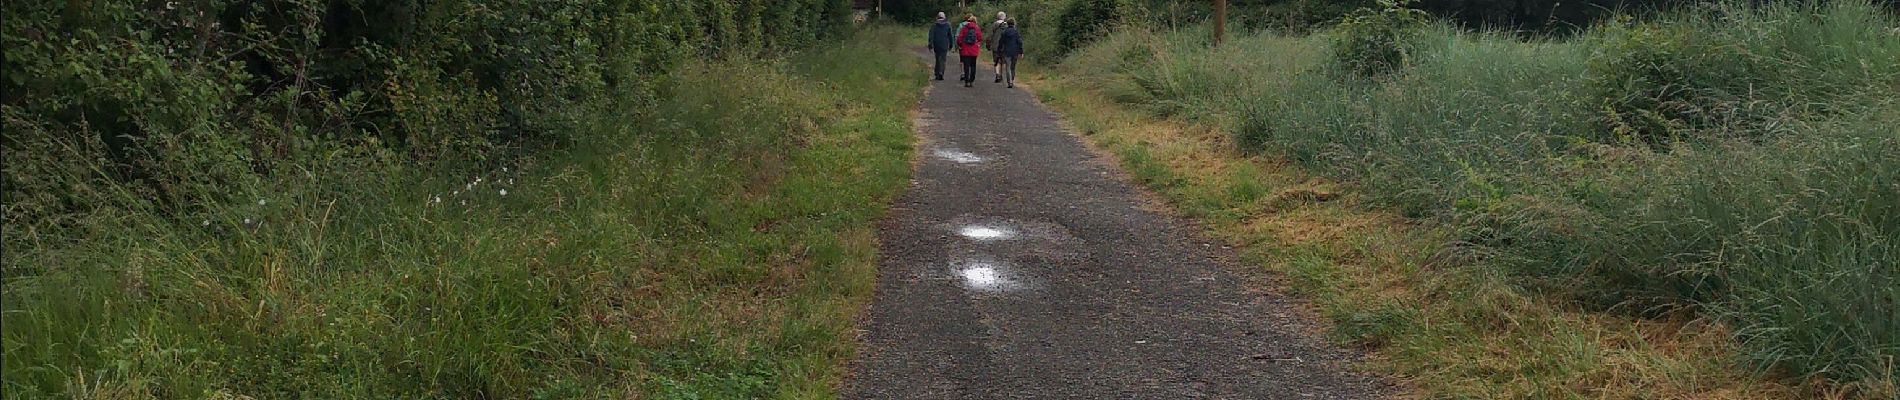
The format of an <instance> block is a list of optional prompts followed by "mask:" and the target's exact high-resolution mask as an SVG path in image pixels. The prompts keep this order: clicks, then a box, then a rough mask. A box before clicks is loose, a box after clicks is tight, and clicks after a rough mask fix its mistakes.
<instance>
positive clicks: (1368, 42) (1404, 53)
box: [1333, 0, 1430, 76]
mask: <svg viewBox="0 0 1900 400" xmlns="http://www.w3.org/2000/svg"><path fill="white" fill-rule="evenodd" d="M1409 3H1410V1H1394V0H1380V1H1379V5H1380V7H1379V8H1376V9H1374V8H1361V9H1359V11H1356V12H1354V13H1353V14H1352V15H1349V16H1347V17H1346V18H1345V19H1344V20H1341V21H1340V22H1339V26H1338V27H1337V28H1336V31H1335V32H1334V36H1333V61H1334V62H1336V63H1339V66H1340V68H1341V69H1343V70H1346V71H1350V72H1352V73H1353V74H1356V75H1360V76H1378V75H1384V74H1388V73H1392V72H1396V71H1398V70H1399V69H1400V68H1403V67H1405V63H1406V60H1407V59H1409V58H1411V57H1412V53H1413V52H1415V51H1417V48H1418V41H1419V34H1420V31H1421V30H1422V29H1423V28H1424V27H1425V25H1426V24H1427V23H1428V22H1429V21H1430V18H1429V17H1428V16H1427V15H1426V14H1425V12H1424V11H1419V10H1416V9H1412V8H1410V7H1407V5H1408V4H1409Z"/></svg>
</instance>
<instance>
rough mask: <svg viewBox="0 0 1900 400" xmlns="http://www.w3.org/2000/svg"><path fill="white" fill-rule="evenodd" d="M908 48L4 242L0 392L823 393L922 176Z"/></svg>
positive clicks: (879, 34) (867, 43)
mask: <svg viewBox="0 0 1900 400" xmlns="http://www.w3.org/2000/svg"><path fill="white" fill-rule="evenodd" d="M893 36H894V35H891V34H890V32H889V31H888V29H883V28H880V29H874V30H871V31H870V32H866V33H863V34H861V35H859V36H857V37H856V38H855V39H852V40H849V41H842V42H838V43H834V44H831V45H828V46H824V48H822V49H821V50H815V51H812V52H808V53H803V54H799V55H797V56H793V57H791V58H790V59H788V60H783V61H774V62H763V63H758V64H754V65H746V64H744V63H737V62H735V63H734V64H730V65H725V64H696V65H689V66H687V67H686V68H683V70H682V72H679V73H677V74H675V75H673V76H672V77H670V78H669V80H668V82H667V84H666V87H665V88H664V89H663V90H662V94H661V95H659V97H658V98H657V99H656V100H658V101H657V103H655V105H654V106H652V107H651V108H650V109H641V110H609V111H611V112H592V113H587V115H589V117H590V118H588V119H587V120H586V123H584V124H582V125H581V126H582V129H584V131H582V132H576V137H580V138H581V139H579V141H578V145H576V146H574V147H572V148H568V149H562V150H554V151H551V152H549V153H545V154H538V155H535V156H532V157H528V158H526V159H524V160H523V161H522V162H519V163H515V164H511V165H510V167H508V168H497V169H496V170H494V171H490V172H488V173H485V174H480V175H477V176H438V175H435V174H433V173H431V172H429V171H402V170H400V169H396V168H362V169H356V168H351V167H350V166H344V165H311V166H308V167H307V168H306V169H305V170H306V171H307V172H306V173H305V174H302V175H299V176H287V177H283V180H281V181H278V182H273V183H271V184H269V185H268V186H267V187H269V188H271V189H270V190H267V191H264V190H260V191H259V192H258V193H248V194H245V195H246V196H249V197H250V198H255V199H257V201H256V202H248V201H247V202H245V203H242V204H237V205H229V206H212V207H208V208H209V209H210V210H211V211H207V212H205V213H204V214H203V215H193V216H187V217H179V216H170V215H157V214H154V213H152V212H150V211H145V210H119V209H106V210H100V211H99V212H97V213H95V214H92V215H88V216H85V217H84V218H83V220H80V221H75V222H74V223H75V225H78V226H84V227H87V229H86V230H84V231H83V232H85V234H84V235H75V236H57V237H56V236H45V235H39V234H38V233H37V232H21V231H15V230H13V228H12V227H9V228H8V229H9V230H8V231H7V232H6V238H5V241H6V242H5V244H6V252H5V254H4V260H5V263H6V265H7V266H8V270H9V274H8V277H7V280H6V281H5V283H4V285H5V286H4V292H0V296H3V298H4V306H3V307H4V311H3V312H4V324H0V335H3V336H0V337H4V354H5V358H4V361H0V366H4V373H5V379H4V392H5V397H7V398H41V397H54V396H60V397H75V398H180V397H185V398H196V397H255V398H573V397H584V398H626V397H657V398H760V397H802V398H817V397H829V396H830V391H831V386H832V384H833V383H834V382H835V380H836V378H837V377H838V376H840V371H839V366H840V365H841V362H842V360H844V359H846V358H847V357H848V356H849V353H850V351H851V349H850V340H851V336H850V334H849V332H848V330H849V327H850V326H851V322H852V319H853V318H854V316H855V315H856V313H857V309H858V307H859V306H860V304H861V303H862V302H863V301H864V300H865V299H866V296H868V294H869V290H870V284H871V278H872V273H871V268H872V265H873V264H872V261H871V260H872V258H873V256H874V251H875V246H874V245H873V241H874V240H875V239H874V235H873V231H872V230H871V229H870V227H869V224H870V222H871V221H873V220H875V219H876V218H877V216H878V215H879V214H880V213H882V210H883V207H884V206H883V205H884V204H885V203H886V202H887V201H886V200H887V198H888V196H891V195H892V194H894V192H895V191H896V190H897V189H898V188H900V187H901V186H902V182H903V181H904V178H905V176H906V174H907V171H908V167H907V162H906V161H907V160H908V152H909V129H908V122H907V121H908V117H907V115H906V111H907V110H908V108H909V104H911V103H913V99H914V96H915V92H916V90H915V89H916V88H917V87H918V86H919V85H920V83H921V82H920V81H919V80H918V79H916V75H915V74H914V72H915V69H914V68H913V65H914V61H912V60H910V58H908V57H909V56H908V55H907V54H905V53H904V52H901V51H896V50H894V49H897V48H899V47H900V46H903V45H905V44H907V43H898V42H896V41H893V40H891V39H890V38H892V37H893ZM841 60H850V62H841ZM360 171H396V172H391V173H387V174H365V173H362V172H360ZM100 190H109V188H106V189H100Z"/></svg>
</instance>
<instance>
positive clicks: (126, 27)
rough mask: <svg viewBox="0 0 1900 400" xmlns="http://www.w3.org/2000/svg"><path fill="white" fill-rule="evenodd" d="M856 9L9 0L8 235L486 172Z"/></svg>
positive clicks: (806, 1)
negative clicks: (136, 212)
mask: <svg viewBox="0 0 1900 400" xmlns="http://www.w3.org/2000/svg"><path fill="white" fill-rule="evenodd" d="M847 3H848V0H796V1H790V0H787V1H779V0H769V1H768V0H717V1H693V2H681V1H664V0H585V1H565V2H548V1H532V0H503V1H481V2H476V1H421V0H399V1H368V0H337V1H323V0H238V1H215V2H149V1H131V0H112V1H95V2H85V3H84V4H79V3H75V4H78V5H67V4H63V3H54V2H8V3H6V4H5V5H4V6H0V11H4V13H5V15H6V16H7V17H6V18H5V19H4V21H3V22H0V44H4V46H5V48H6V49H7V51H6V58H5V61H4V63H0V72H4V74H5V77H6V79H5V80H4V81H0V115H4V116H5V120H4V122H3V123H4V124H5V125H4V128H5V129H4V131H3V132H0V135H4V136H0V139H4V140H0V146H3V147H4V149H0V150H3V151H4V153H5V154H6V157H7V158H6V159H5V173H4V174H0V175H3V176H4V180H0V198H4V199H5V200H6V203H7V204H8V205H9V206H8V212H7V213H6V214H5V218H6V223H7V224H8V226H9V227H23V226H31V227H34V228H31V229H41V228H44V229H55V228H59V227H60V226H68V225H71V224H70V223H69V222H70V220H71V219H72V218H76V217H78V216H81V215H85V214H87V213H89V212H90V211H91V210H97V209H100V208H127V207H156V208H157V209H161V210H165V211H166V212H171V213H180V212H187V211H189V210H190V208H191V207H195V206H200V205H205V204H208V203H215V202H220V201H224V200H225V198H226V197H229V196H231V195H232V194H233V193H235V192H242V191H243V189H242V187H243V185H246V184H248V183H251V182H255V181H259V180H268V179H270V177H272V176H274V175H276V174H280V173H284V172H286V171H295V170H299V169H312V168H314V169H324V168H328V167H330V166H334V165H338V164H339V163H343V164H355V163H356V161H364V160H372V159H373V160H375V161H376V162H393V163H389V164H388V165H389V166H392V167H399V166H402V165H410V166H423V167H430V168H435V167H459V166H470V165H478V164H488V163H495V162H499V160H501V159H504V158H508V157H512V156H514V155H517V154H520V153H519V152H520V151H521V150H522V149H530V148H537V147H546V146H559V145H565V144H570V143H572V142H573V140H574V138H573V137H572V136H571V135H572V133H573V132H575V131H576V124H577V123H578V121H579V120H580V119H581V116H582V115H584V114H586V113H590V112H597V111H600V110H610V109H611V110H624V109H633V108H638V107H641V106H643V105H645V104H646V103H647V102H648V101H649V100H647V99H650V98H651V97H652V90H653V88H654V87H657V86H658V85H657V82H658V81H659V80H661V79H663V77H665V76H666V75H667V73H668V72H669V71H671V70H672V69H673V68H674V66H675V65H678V64H680V63H681V62H682V61H684V60H686V59H688V58H690V57H694V56H728V55H745V54H752V53H757V52H762V51H766V50H768V49H785V48H791V47H796V46H802V45H805V44H808V43H812V42H813V41H814V40H817V39H819V38H821V37H834V38H835V37H838V35H839V34H840V32H842V31H845V30H848V29H849V28H848V26H849V25H848V24H846V23H843V22H841V21H845V18H847V14H848V11H841V10H846V9H847V7H848V4H847ZM339 157H346V158H350V159H352V160H354V161H349V162H344V161H343V160H339V159H338V158H339ZM87 187H99V188H110V191H115V192H123V193H130V194H131V195H128V196H118V197H113V198H106V197H102V196H101V195H98V193H95V192H92V191H89V190H80V189H77V188H87ZM240 197H241V196H240ZM15 200H19V201H20V202H19V203H15ZM16 204H17V205H18V207H15V205H16ZM62 221H64V222H62Z"/></svg>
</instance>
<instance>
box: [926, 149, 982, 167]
mask: <svg viewBox="0 0 1900 400" xmlns="http://www.w3.org/2000/svg"><path fill="white" fill-rule="evenodd" d="M930 154H931V155H935V156H937V158H941V159H945V160H950V162H954V163H958V164H976V163H981V162H983V161H986V160H985V159H984V158H983V156H979V155H976V153H971V152H967V151H963V150H957V149H936V150H932V151H931V152H930Z"/></svg>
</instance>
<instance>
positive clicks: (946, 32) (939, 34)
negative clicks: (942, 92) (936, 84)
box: [930, 12, 956, 81]
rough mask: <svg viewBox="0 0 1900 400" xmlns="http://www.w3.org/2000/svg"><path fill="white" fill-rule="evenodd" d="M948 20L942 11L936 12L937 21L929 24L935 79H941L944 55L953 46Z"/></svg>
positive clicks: (953, 40)
mask: <svg viewBox="0 0 1900 400" xmlns="http://www.w3.org/2000/svg"><path fill="white" fill-rule="evenodd" d="M953 33H954V32H951V30H950V20H949V19H948V18H945V17H944V15H943V13H941V12H940V13H937V23H935V24H931V25H930V52H931V53H936V55H937V80H940V81H941V80H943V64H944V57H945V55H947V54H948V53H950V49H951V48H953V47H955V46H954V45H955V44H956V38H953V37H951V35H952V34H953Z"/></svg>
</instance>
